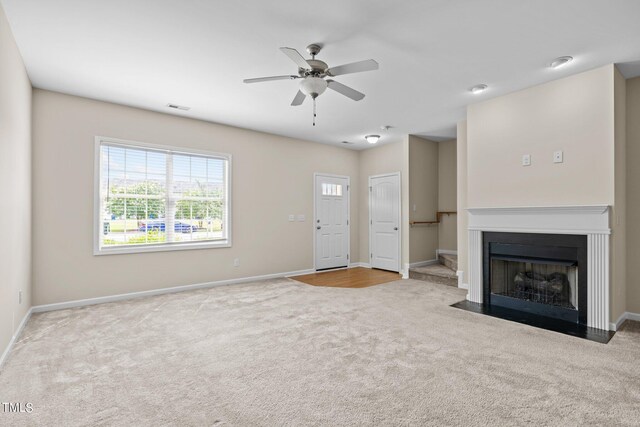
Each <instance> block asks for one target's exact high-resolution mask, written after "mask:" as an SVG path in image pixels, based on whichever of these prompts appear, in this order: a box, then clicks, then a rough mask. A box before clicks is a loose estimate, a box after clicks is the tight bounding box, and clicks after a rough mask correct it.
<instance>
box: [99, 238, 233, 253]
mask: <svg viewBox="0 0 640 427" xmlns="http://www.w3.org/2000/svg"><path fill="white" fill-rule="evenodd" d="M230 247H231V240H219V241H215V242H202V243H200V242H199V243H164V244H161V245H130V246H124V245H123V246H112V247H104V248H94V250H93V255H98V256H101V255H123V254H140V253H145V252H167V251H188V250H196V249H214V248H230Z"/></svg>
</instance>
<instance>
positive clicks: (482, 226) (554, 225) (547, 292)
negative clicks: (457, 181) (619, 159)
mask: <svg viewBox="0 0 640 427" xmlns="http://www.w3.org/2000/svg"><path fill="white" fill-rule="evenodd" d="M467 211H468V220H469V283H468V284H469V293H468V294H467V300H468V301H471V302H474V303H478V304H481V305H482V306H484V307H485V308H486V307H489V306H493V305H499V306H502V307H505V305H506V306H507V307H505V308H508V309H510V310H511V309H516V310H517V309H520V310H523V311H525V312H527V311H530V310H532V307H533V308H540V306H541V305H544V306H547V307H548V308H549V310H548V312H547V313H542V314H543V315H545V316H548V317H549V318H551V319H558V320H562V321H567V322H576V323H578V324H581V325H584V326H585V327H589V328H594V329H598V330H602V331H609V330H612V327H611V325H610V319H609V300H610V277H609V275H610V274H609V272H610V250H609V246H610V234H611V229H610V225H609V224H610V207H609V206H605V205H598V206H557V207H551V206H550V207H500V208H470V209H468V210H467ZM522 239H525V240H524V242H523V241H522ZM554 239H555V240H554ZM517 240H520V244H518V242H517ZM491 243H493V246H494V249H496V250H495V251H494V252H495V253H494V254H493V256H491V254H490V253H488V254H485V252H486V251H489V247H490V246H491ZM522 243H525V244H524V245H523V244H522ZM526 243H529V244H528V245H527V244H526ZM487 245H489V246H487ZM509 245H511V246H512V247H511V249H513V248H514V247H515V248H516V249H515V251H513V250H512V251H509V249H508V248H507V247H508V246H509ZM523 246H529V248H528V249H525V250H521V249H522V247H523ZM505 248H506V249H505ZM561 248H564V249H561ZM567 248H570V249H567ZM527 251H528V252H527ZM532 251H533V252H532ZM543 265H546V266H544V267H543ZM492 269H493V271H494V274H493V276H494V277H492V274H491V272H492ZM554 273H556V274H554ZM500 274H502V275H506V276H508V280H507V281H506V282H505V283H501V284H499V283H496V280H494V283H491V281H492V278H493V279H496V277H495V276H499V275H500ZM511 275H513V277H511ZM516 276H517V277H516ZM498 282H499V281H498ZM492 287H493V289H494V291H495V292H492V291H491V289H492ZM576 297H577V299H576ZM505 299H506V303H505ZM495 303H497V304H495ZM575 303H577V306H576V305H575ZM571 306H573V308H572V307H571Z"/></svg>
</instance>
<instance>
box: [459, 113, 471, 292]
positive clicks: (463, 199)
mask: <svg viewBox="0 0 640 427" xmlns="http://www.w3.org/2000/svg"><path fill="white" fill-rule="evenodd" d="M456 133H457V139H456V145H457V147H456V149H457V150H456V158H457V161H456V172H457V192H456V193H457V194H456V198H457V205H458V226H457V229H458V233H457V238H458V271H459V272H461V274H462V284H466V285H468V284H469V276H468V274H469V264H468V262H469V261H468V260H469V232H468V230H467V227H468V224H469V220H468V216H467V208H468V205H467V121H466V120H462V121H460V122H458V126H457V132H456Z"/></svg>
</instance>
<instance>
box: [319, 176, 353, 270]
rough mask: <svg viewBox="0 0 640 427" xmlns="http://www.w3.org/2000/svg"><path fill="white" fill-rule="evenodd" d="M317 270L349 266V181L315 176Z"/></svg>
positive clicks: (336, 177) (344, 178)
mask: <svg viewBox="0 0 640 427" xmlns="http://www.w3.org/2000/svg"><path fill="white" fill-rule="evenodd" d="M315 197H316V203H315V205H316V212H315V218H314V227H315V245H316V248H315V258H316V259H315V264H316V270H323V269H326V268H338V267H346V266H348V265H349V177H339V176H331V175H319V174H318V175H316V176H315Z"/></svg>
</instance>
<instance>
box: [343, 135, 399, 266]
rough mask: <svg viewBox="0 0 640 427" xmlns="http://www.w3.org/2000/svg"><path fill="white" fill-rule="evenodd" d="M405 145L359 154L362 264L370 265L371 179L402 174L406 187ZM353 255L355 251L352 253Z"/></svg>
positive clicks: (393, 145) (370, 150)
mask: <svg viewBox="0 0 640 427" xmlns="http://www.w3.org/2000/svg"><path fill="white" fill-rule="evenodd" d="M403 144H404V142H397V143H395V144H386V145H381V146H379V147H375V148H370V149H368V150H365V151H361V152H360V153H359V172H360V173H359V179H358V182H359V188H361V189H362V190H363V191H360V193H359V194H358V205H359V206H360V216H359V218H358V224H359V236H360V237H359V239H360V244H359V247H360V262H364V263H369V261H370V257H369V192H368V191H367V189H368V188H369V177H370V176H372V175H380V174H385V173H393V172H400V183H401V186H404V185H405V184H404V181H405V180H406V175H405V174H403V173H402V171H403V168H404V166H403V155H402V151H403ZM352 253H353V251H352Z"/></svg>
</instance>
